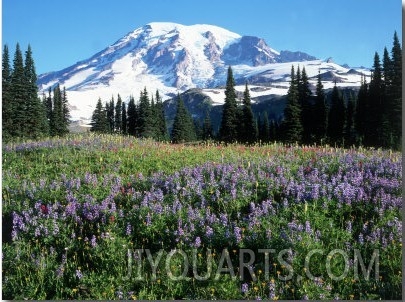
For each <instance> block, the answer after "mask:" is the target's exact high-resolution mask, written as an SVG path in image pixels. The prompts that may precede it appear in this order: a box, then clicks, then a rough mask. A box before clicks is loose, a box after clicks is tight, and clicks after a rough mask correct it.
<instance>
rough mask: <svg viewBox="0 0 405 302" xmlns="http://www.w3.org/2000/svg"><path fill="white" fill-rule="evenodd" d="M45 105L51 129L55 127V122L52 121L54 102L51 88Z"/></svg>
mask: <svg viewBox="0 0 405 302" xmlns="http://www.w3.org/2000/svg"><path fill="white" fill-rule="evenodd" d="M44 105H45V112H46V118H47V120H48V124H49V127H51V125H53V121H52V111H53V102H52V89H51V87H49V90H48V96H47V97H46V99H45V103H44Z"/></svg>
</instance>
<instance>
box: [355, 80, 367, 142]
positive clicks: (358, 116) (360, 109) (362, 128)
mask: <svg viewBox="0 0 405 302" xmlns="http://www.w3.org/2000/svg"><path fill="white" fill-rule="evenodd" d="M367 109H368V85H367V83H366V81H365V77H363V76H362V80H361V86H360V89H359V92H358V94H357V103H356V110H355V116H354V127H355V129H356V133H357V140H358V143H359V144H360V145H362V144H363V143H364V136H365V135H366V127H367V115H368V112H367Z"/></svg>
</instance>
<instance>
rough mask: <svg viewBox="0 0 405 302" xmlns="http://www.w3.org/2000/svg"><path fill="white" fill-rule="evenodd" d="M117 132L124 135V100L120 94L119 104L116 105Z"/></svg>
mask: <svg viewBox="0 0 405 302" xmlns="http://www.w3.org/2000/svg"><path fill="white" fill-rule="evenodd" d="M114 123H115V132H117V133H122V99H121V96H120V94H118V97H117V103H116V104H115V116H114Z"/></svg>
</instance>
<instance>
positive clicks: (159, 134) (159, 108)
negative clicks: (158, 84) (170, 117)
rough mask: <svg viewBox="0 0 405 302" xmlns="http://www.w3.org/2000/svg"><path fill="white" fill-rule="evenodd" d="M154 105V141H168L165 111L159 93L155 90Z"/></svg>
mask: <svg viewBox="0 0 405 302" xmlns="http://www.w3.org/2000/svg"><path fill="white" fill-rule="evenodd" d="M155 96H156V103H155V110H154V119H155V121H156V122H155V131H154V132H155V139H156V140H158V141H166V140H168V136H169V135H168V133H167V126H166V117H165V110H164V106H163V102H162V98H161V97H160V94H159V91H158V90H156V94H155Z"/></svg>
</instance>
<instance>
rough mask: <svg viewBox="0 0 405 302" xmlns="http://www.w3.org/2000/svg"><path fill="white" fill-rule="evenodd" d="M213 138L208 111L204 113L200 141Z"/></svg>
mask: <svg viewBox="0 0 405 302" xmlns="http://www.w3.org/2000/svg"><path fill="white" fill-rule="evenodd" d="M213 138H214V130H213V129H212V122H211V117H210V113H209V111H208V110H206V111H205V118H204V122H203V130H202V139H203V140H210V139H213Z"/></svg>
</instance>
